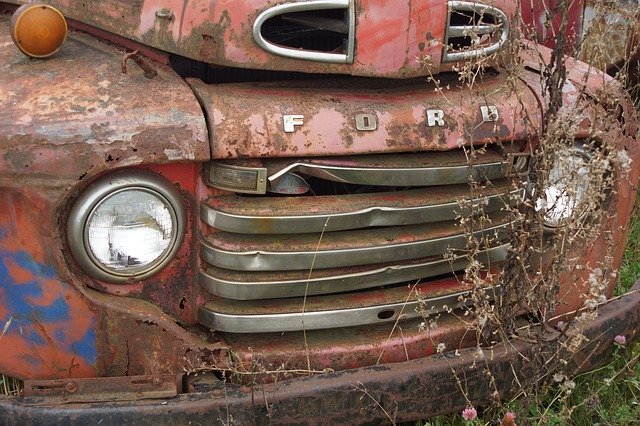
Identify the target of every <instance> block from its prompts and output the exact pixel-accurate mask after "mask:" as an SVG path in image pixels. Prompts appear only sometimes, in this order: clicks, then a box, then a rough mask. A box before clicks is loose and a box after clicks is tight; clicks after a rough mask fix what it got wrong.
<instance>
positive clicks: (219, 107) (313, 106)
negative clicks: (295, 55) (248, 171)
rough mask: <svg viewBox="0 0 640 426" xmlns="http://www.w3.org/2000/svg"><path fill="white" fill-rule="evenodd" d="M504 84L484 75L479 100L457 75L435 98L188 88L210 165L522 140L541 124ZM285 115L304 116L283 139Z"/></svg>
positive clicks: (529, 96)
mask: <svg viewBox="0 0 640 426" xmlns="http://www.w3.org/2000/svg"><path fill="white" fill-rule="evenodd" d="M506 78H507V76H506V75H504V74H500V75H497V76H489V75H487V76H486V77H485V78H484V81H483V83H482V84H481V85H478V87H477V88H476V89H473V90H478V91H480V90H482V93H483V94H482V95H480V93H479V92H478V96H473V92H472V91H470V89H469V87H467V86H459V83H458V77H457V75H449V76H443V77H442V78H441V85H442V86H441V87H442V88H443V90H442V93H441V92H439V91H438V90H435V85H433V83H425V81H424V80H422V79H418V80H409V81H405V82H398V83H395V84H394V83H393V82H389V81H382V82H381V81H371V80H368V79H342V80H337V81H315V82H309V81H303V82H287V83H284V84H283V83H273V84H260V85H258V84H248V83H247V84H234V85H206V84H204V83H202V82H201V81H200V80H193V79H190V80H188V81H189V84H190V85H191V87H192V88H193V89H194V91H195V92H196V95H197V96H198V98H199V99H200V100H201V101H202V103H203V105H204V107H205V109H206V112H207V116H208V119H209V126H210V130H211V134H212V140H211V152H212V157H213V158H218V159H225V158H236V157H275V156H278V157H292V156H300V155H307V156H309V155H323V156H328V155H356V154H369V153H382V152H385V153H393V152H408V151H446V150H451V149H456V148H459V147H460V146H463V145H471V144H481V143H490V142H497V141H505V142H507V141H509V142H510V141H513V140H519V139H526V138H527V137H528V136H530V135H531V133H532V132H534V131H535V130H536V129H538V128H539V126H540V123H541V120H540V111H539V107H538V104H537V101H536V97H535V95H534V94H533V93H532V92H531V91H530V90H529V89H528V88H527V86H526V85H525V84H523V83H521V82H519V81H518V82H517V83H516V87H515V88H513V90H512V89H511V88H510V87H509V85H507V84H506ZM486 106H495V107H496V109H497V113H498V117H497V119H496V120H495V121H488V120H486V119H485V118H484V117H483V115H482V109H481V107H486ZM357 114H372V116H373V118H374V119H375V121H377V128H376V130H374V131H359V130H357V129H356V115H357ZM440 114H442V121H439V120H438V119H437V117H439V116H440ZM287 115H289V116H298V115H299V116H303V118H302V120H303V124H301V125H299V126H295V128H294V130H293V131H292V132H287V131H286V128H285V126H284V125H283V122H284V118H285V116H287ZM430 115H431V118H432V120H431V121H430V120H429V116H430ZM523 117H529V119H528V120H523Z"/></svg>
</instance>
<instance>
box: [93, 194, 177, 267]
mask: <svg viewBox="0 0 640 426" xmlns="http://www.w3.org/2000/svg"><path fill="white" fill-rule="evenodd" d="M175 233H176V217H175V213H174V212H173V209H172V208H171V205H170V204H169V203H168V202H167V201H166V200H165V199H164V197H162V196H161V195H160V194H158V193H156V192H154V191H151V190H145V189H138V188H130V189H124V190H121V191H118V192H115V193H113V194H111V195H109V196H107V197H105V198H104V199H103V200H102V201H101V202H99V203H98V204H97V205H96V206H95V208H94V209H93V211H92V212H91V214H90V215H89V218H88V220H87V227H86V229H85V243H86V245H87V249H88V251H89V255H90V256H91V257H92V258H93V259H94V261H96V262H97V264H99V265H100V266H101V267H102V268H104V269H105V270H107V271H109V272H111V273H114V274H117V275H125V276H131V275H136V274H140V273H141V272H144V271H146V270H148V269H151V268H153V267H154V266H155V265H157V264H158V263H160V262H162V260H163V259H164V258H165V257H166V256H167V254H168V252H169V251H170V250H171V248H172V245H173V243H174V242H175Z"/></svg>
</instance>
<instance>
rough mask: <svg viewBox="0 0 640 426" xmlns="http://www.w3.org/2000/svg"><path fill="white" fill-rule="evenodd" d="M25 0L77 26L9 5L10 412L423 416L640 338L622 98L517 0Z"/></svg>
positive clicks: (295, 419)
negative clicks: (21, 30) (558, 55)
mask: <svg viewBox="0 0 640 426" xmlns="http://www.w3.org/2000/svg"><path fill="white" fill-rule="evenodd" d="M20 3H28V4H27V5H25V6H23V7H22V9H21V10H20V11H19V12H18V13H25V10H26V9H28V8H29V6H30V7H32V8H45V9H46V8H47V7H49V6H55V7H56V8H58V9H59V10H60V11H61V12H62V14H63V15H64V16H65V17H66V18H67V20H68V23H69V26H70V27H71V28H73V29H74V30H73V32H72V33H71V34H70V35H69V36H68V38H67V41H66V43H65V44H64V45H63V46H62V48H61V49H60V50H59V51H58V52H57V53H56V54H55V55H54V56H52V57H51V58H49V59H31V58H29V57H27V56H25V55H24V54H23V53H22V52H21V50H20V49H22V50H24V48H23V47H21V48H20V49H19V48H18V47H20V40H19V39H18V40H17V41H16V43H17V44H18V47H16V46H14V42H13V41H12V39H11V34H10V33H11V31H12V30H13V31H15V28H17V25H18V24H16V22H17V21H18V19H16V18H15V15H14V19H13V26H12V27H11V28H10V22H9V20H10V15H9V14H8V13H7V14H5V15H0V44H1V45H2V46H3V48H2V51H0V67H2V70H1V72H2V75H3V77H2V83H1V85H0V105H2V111H3V113H2V116H0V129H2V130H1V132H0V144H1V145H0V146H2V151H1V152H0V154H1V156H0V188H1V190H0V268H3V269H2V271H1V272H0V276H1V277H2V278H0V283H1V284H0V301H1V303H0V326H1V327H3V331H2V333H1V337H0V342H2V347H3V348H4V349H5V350H4V353H3V356H2V357H1V359H0V373H2V374H5V375H7V376H10V377H13V378H16V379H19V380H21V381H24V389H23V391H22V394H21V396H19V397H5V398H2V399H0V412H2V413H3V416H4V417H3V418H4V419H6V420H7V421H8V422H9V423H23V422H25V421H28V422H32V423H35V422H38V421H42V419H43V418H44V419H47V420H48V421H59V419H61V418H63V419H66V420H64V421H70V420H78V421H83V422H93V421H95V422H100V421H105V420H106V421H108V422H111V423H131V422H134V421H135V422H140V421H141V420H140V417H139V416H140V414H143V415H144V416H145V417H144V418H143V419H142V421H143V422H149V423H153V422H157V421H162V422H169V421H171V422H176V423H209V422H211V421H217V420H220V421H222V422H232V421H236V422H240V423H252V422H256V423H267V422H276V423H299V422H323V421H327V420H328V419H334V420H336V421H343V422H347V421H348V422H349V423H351V422H366V421H376V420H378V421H380V420H390V419H391V420H393V421H396V420H411V419H419V418H424V417H426V416H429V415H434V414H438V413H442V412H448V411H452V410H457V409H460V408H464V407H465V406H466V405H467V404H469V403H477V404H481V403H487V402H489V401H491V400H492V399H494V398H496V397H500V396H501V397H505V396H507V395H509V394H510V393H511V392H513V390H514V389H516V387H515V385H514V384H515V383H519V382H520V381H522V380H523V378H526V377H530V376H531V377H533V376H534V375H535V374H536V371H533V370H535V369H534V368H533V367H532V364H530V363H528V362H527V359H533V358H535V355H536V354H540V353H542V354H551V355H549V357H551V358H553V357H559V354H560V353H565V352H563V351H566V348H567V347H568V346H569V345H568V344H567V343H568V342H569V343H570V342H572V341H575V336H576V335H580V336H583V337H584V338H585V340H582V341H581V344H580V345H579V347H580V350H578V351H572V352H571V353H569V355H566V354H565V355H566V356H564V358H562V359H563V360H564V361H565V363H563V367H562V368H564V369H567V370H571V371H573V372H575V371H579V370H584V369H585V368H588V367H590V366H594V365H597V363H598V362H599V360H601V359H602V356H604V354H606V353H607V352H608V351H609V350H610V349H611V347H612V345H613V337H614V336H616V335H625V336H626V337H627V338H628V339H632V338H633V337H634V336H635V330H636V329H637V327H638V326H639V325H640V314H639V312H640V310H639V309H638V304H639V303H640V296H638V295H637V294H636V293H635V292H632V293H630V294H627V295H626V296H624V297H622V298H617V299H615V300H612V301H608V302H607V301H605V299H607V298H610V297H611V295H612V292H613V288H614V286H615V284H616V282H617V270H618V267H619V265H620V262H621V257H622V247H623V245H624V241H625V237H626V228H627V224H628V221H629V217H630V214H631V209H632V207H633V202H634V200H635V185H636V184H637V180H638V174H639V172H640V167H639V166H638V162H637V158H638V148H637V145H636V141H635V134H636V131H637V128H636V121H635V115H634V112H633V109H632V106H631V104H630V102H629V100H628V97H627V96H626V95H625V94H624V93H623V92H622V91H621V90H620V89H619V87H618V85H617V84H616V83H615V82H614V81H612V80H611V79H610V78H608V77H606V76H604V75H603V74H602V73H600V72H598V71H595V70H594V69H590V68H589V67H588V66H586V65H585V64H583V63H580V62H577V61H574V60H572V59H566V61H567V64H568V65H567V72H566V78H565V79H564V80H562V81H561V82H560V84H559V85H558V86H557V88H558V91H556V92H553V91H550V90H549V89H548V87H547V85H546V83H545V81H547V80H545V76H546V75H547V72H546V71H547V70H548V69H549V68H548V64H550V63H553V59H554V55H553V52H551V51H550V50H548V49H546V48H544V47H541V46H537V45H533V44H527V43H524V44H522V43H521V42H520V40H519V39H518V38H517V37H514V36H513V33H514V32H516V33H517V28H515V26H514V25H513V16H514V15H515V14H516V4H515V3H512V2H508V1H497V2H494V3H491V4H489V3H487V4H483V3H472V2H464V1H453V0H452V1H448V2H445V1H427V0H425V1H421V0H414V1H410V2H407V3H403V4H399V3H397V2H391V1H388V2H387V1H374V0H361V1H353V0H315V1H303V2H290V3H282V2H279V1H264V0H258V1H232V2H215V1H214V2H210V1H198V0H194V1H189V2H184V1H165V2H162V5H160V4H158V3H159V2H155V1H148V0H146V1H139V2H120V1H110V2H92V1H85V2H78V1H74V0H72V1H51V2H48V3H47V5H36V6H34V5H33V4H30V3H29V2H21V1H16V2H3V3H0V7H1V8H2V10H3V11H5V12H13V11H14V10H15V9H16V8H17V6H18V4H20ZM15 38H16V37H14V39H15ZM605 90H606V91H607V93H608V97H607V99H606V100H605V99H603V96H602V92H603V91H605ZM554 93H555V94H557V95H558V96H554ZM558 99H559V101H558ZM549 117H553V119H550V118H549ZM563 123H564V124H563ZM566 123H569V124H566ZM551 130H553V131H551ZM551 133H553V135H554V139H555V140H560V141H562V144H563V145H562V146H560V145H559V144H555V145H554V144H552V143H550V142H548V141H549V138H550V136H549V135H550V134H551ZM561 148H562V149H561ZM603 156H604V157H603ZM603 158H604V160H603ZM545 159H547V160H548V161H549V164H548V165H547V168H546V169H545V168H544V167H543V166H541V164H543V163H544V162H545V161H547V160H545ZM585 170H586V171H588V173H587V172H586V171H585ZM567 182H571V183H572V185H573V188H570V189H568V188H567V187H568V186H569V185H567ZM594 185H595V186H594ZM588 189H589V190H588ZM594 191H595V192H597V194H596V195H594ZM589 197H591V198H589ZM532 218H537V219H539V221H540V224H539V226H538V227H537V228H535V227H532V226H531V223H532V220H533V219H532ZM568 223H574V224H575V223H581V224H583V228H584V229H589V230H594V231H593V232H589V234H590V235H585V233H584V232H577V233H567V232H566V229H567V228H566V225H567V224H568ZM587 225H588V226H587ZM534 228H535V229H534ZM523 230H525V231H527V232H528V234H523ZM523 235H526V237H523ZM532 235H533V236H534V238H532V237H531V236H532ZM559 235H562V236H564V237H563V238H564V240H563V241H565V243H566V244H562V245H561V248H559V247H560V246H559V245H558V244H557V242H558V236H559ZM532 241H534V242H536V244H534V245H531V242H532ZM558 258H563V259H565V258H568V259H574V263H573V264H572V265H573V266H572V267H571V268H568V267H561V266H560V264H559V263H558V262H557V259H558ZM575 259H577V260H578V261H577V262H575ZM594 281H595V284H594ZM541 295H542V296H541ZM540 297H542V298H543V300H539V298H540ZM594 299H595V300H596V305H597V306H591V305H592V300H594ZM585 307H586V308H587V310H588V312H589V313H593V312H594V310H597V312H598V315H597V316H595V315H592V316H591V317H589V318H588V321H582V322H580V321H576V322H575V323H574V324H572V325H571V329H572V330H579V333H573V334H572V333H571V332H569V331H568V329H567V330H562V331H561V333H559V334H560V336H559V337H558V336H556V338H553V339H541V340H540V342H541V343H539V344H532V343H531V342H530V341H529V340H527V338H524V337H522V334H523V333H519V331H522V329H524V328H525V327H522V326H523V325H527V324H530V323H531V322H536V323H538V322H542V323H543V324H544V325H545V327H547V328H543V329H542V330H543V332H544V333H543V334H544V335H545V336H546V335H547V334H548V333H550V331H549V330H548V326H549V325H553V324H555V322H554V321H557V320H558V319H560V318H562V319H563V321H565V322H569V321H573V320H571V319H570V318H574V317H576V315H578V316H579V317H580V315H582V316H584V315H583V312H582V310H583V309H584V308H585ZM596 308H597V309H596ZM496 317H499V318H500V319H501V320H503V321H508V322H509V323H510V325H509V326H505V330H509V332H510V333H512V334H510V335H509V336H507V337H506V338H504V339H503V338H501V334H500V332H498V331H496V330H497V329H496V328H492V326H495V321H493V320H492V318H496ZM534 320H535V321H534ZM620 320H622V321H620ZM492 321H493V322H492ZM485 326H486V327H485ZM532 328H533V329H535V330H538V329H539V328H540V327H539V326H538V325H529V327H528V328H527V329H528V330H529V331H530V330H531V329H532ZM545 333H546V334H545ZM514 336H516V337H517V336H520V338H516V337H514ZM544 356H546V355H544ZM544 356H543V357H544ZM479 361H481V362H479ZM488 373H489V376H491V377H493V379H490V378H488V377H489V376H488V375H487V374H488ZM538 373H539V371H538ZM43 416H44V417H43ZM56 419H58V420H56Z"/></svg>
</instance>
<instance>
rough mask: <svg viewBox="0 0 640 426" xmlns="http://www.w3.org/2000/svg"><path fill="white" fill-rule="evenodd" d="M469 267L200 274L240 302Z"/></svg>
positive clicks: (437, 263) (444, 264)
mask: <svg viewBox="0 0 640 426" xmlns="http://www.w3.org/2000/svg"><path fill="white" fill-rule="evenodd" d="M508 248H509V245H508V244H507V245H501V246H499V247H494V248H491V249H489V250H487V251H486V252H481V253H478V255H477V256H476V258H475V260H477V261H478V262H480V263H481V264H483V265H485V266H488V265H491V264H492V263H495V262H500V261H502V260H504V259H505V258H506V254H507V251H508ZM468 265H469V258H468V257H467V256H457V257H455V258H453V259H438V260H431V261H429V262H422V263H409V264H396V265H390V266H383V267H378V268H373V269H368V270H364V271H362V272H351V273H344V272H341V271H336V270H333V269H330V270H327V271H320V273H319V271H313V272H312V273H309V272H307V271H302V273H297V272H290V273H288V274H281V275H284V276H283V277H282V276H276V275H274V274H269V273H261V272H258V273H248V272H241V273H236V274H234V272H235V271H228V270H222V269H220V268H207V269H205V270H201V271H200V285H202V287H203V288H204V289H206V290H207V291H209V292H210V293H212V294H215V295H218V296H221V297H226V298H230V299H237V300H254V299H271V298H280V297H299V296H304V295H305V294H306V295H318V294H328V293H339V292H348V291H355V290H361V289H366V288H373V287H379V286H381V285H386V284H393V283H400V282H403V281H411V280H418V279H423V278H429V277H433V276H437V275H442V274H447V273H451V272H453V271H460V270H462V269H464V268H466V267H467V266H468Z"/></svg>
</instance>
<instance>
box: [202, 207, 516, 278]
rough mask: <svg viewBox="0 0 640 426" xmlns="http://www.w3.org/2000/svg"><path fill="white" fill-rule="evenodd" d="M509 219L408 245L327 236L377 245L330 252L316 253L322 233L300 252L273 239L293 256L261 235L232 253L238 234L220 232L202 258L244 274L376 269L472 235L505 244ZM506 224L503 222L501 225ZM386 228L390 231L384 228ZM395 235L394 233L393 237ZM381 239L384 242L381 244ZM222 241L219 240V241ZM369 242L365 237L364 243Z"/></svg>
mask: <svg viewBox="0 0 640 426" xmlns="http://www.w3.org/2000/svg"><path fill="white" fill-rule="evenodd" d="M505 216H506V215H502V218H501V219H502V220H501V222H502V223H499V224H497V225H492V226H490V227H487V228H486V229H481V230H477V231H475V232H472V233H464V232H460V233H456V234H454V235H451V234H449V235H446V236H442V237H436V238H432V239H427V240H409V241H407V242H401V243H394V242H389V239H391V240H394V239H395V238H394V237H389V236H385V235H384V234H379V235H378V234H375V233H374V232H375V231H372V232H370V233H368V234H364V233H366V232H368V231H366V230H365V231H341V232H336V233H331V234H330V235H331V236H328V235H325V238H327V239H328V238H333V240H334V241H336V242H337V243H338V244H339V245H340V239H343V240H344V241H356V240H358V239H359V238H358V233H360V235H361V236H366V237H367V238H366V239H364V240H369V241H371V244H372V245H368V246H360V247H357V246H353V245H351V246H342V247H339V248H328V249H320V250H315V249H313V247H318V244H317V241H321V240H322V239H320V240H318V238H320V236H319V235H317V234H306V236H307V237H306V238H302V237H304V236H297V237H301V238H298V241H303V242H304V244H303V245H302V246H298V247H295V246H293V247H291V246H292V243H291V242H288V241H286V239H284V236H283V235H281V236H280V237H278V236H275V237H274V236H270V237H271V239H272V240H278V238H280V239H283V242H284V245H285V246H286V245H289V246H290V247H288V248H290V250H291V251H284V250H282V251H276V250H275V249H274V248H273V247H274V246H273V244H269V243H267V242H266V241H263V243H264V244H263V248H260V246H261V241H260V239H258V236H254V237H253V239H252V240H251V241H249V240H242V241H247V242H246V244H245V246H249V245H251V246H252V247H256V249H251V250H244V249H241V250H238V251H231V250H227V249H225V248H223V247H221V246H223V245H225V244H226V242H225V241H233V240H234V239H235V238H239V236H237V234H228V233H224V232H222V233H218V234H215V235H214V236H213V237H212V238H205V239H203V240H201V248H202V257H203V258H204V260H205V261H206V262H208V263H209V264H211V265H214V266H218V267H220V268H226V269H235V270H241V271H285V270H309V269H323V268H337V267H342V266H353V265H370V264H375V263H384V262H395V261H401V260H407V259H416V258H421V257H424V255H425V254H429V255H430V256H436V255H439V254H443V253H445V252H446V251H447V250H448V249H462V248H465V247H466V245H467V241H468V239H469V237H470V234H471V235H473V236H474V237H475V238H482V237H484V236H496V237H497V239H499V240H500V239H504V237H505V236H506V233H507V231H508V229H509V225H510V223H509V222H505V221H504V219H505ZM499 222H500V221H499ZM425 226H427V225H418V226H411V225H409V226H404V227H397V228H395V229H394V228H386V232H387V235H397V236H398V238H399V237H401V236H403V235H425V233H426V232H428V231H429V229H426V228H425ZM439 226H440V227H441V229H442V227H444V226H446V229H455V227H456V223H455V222H452V223H449V222H443V223H440V225H439ZM383 229H385V228H383ZM388 232H393V234H388ZM376 235H378V238H377V239H376ZM216 240H217V241H216ZM360 240H363V238H360Z"/></svg>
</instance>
